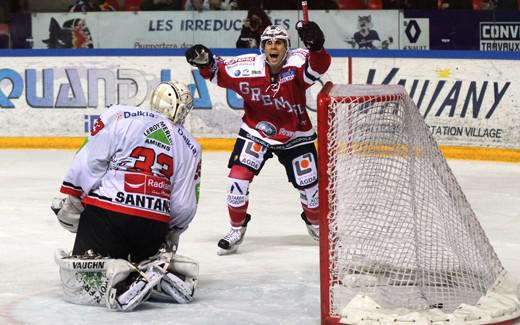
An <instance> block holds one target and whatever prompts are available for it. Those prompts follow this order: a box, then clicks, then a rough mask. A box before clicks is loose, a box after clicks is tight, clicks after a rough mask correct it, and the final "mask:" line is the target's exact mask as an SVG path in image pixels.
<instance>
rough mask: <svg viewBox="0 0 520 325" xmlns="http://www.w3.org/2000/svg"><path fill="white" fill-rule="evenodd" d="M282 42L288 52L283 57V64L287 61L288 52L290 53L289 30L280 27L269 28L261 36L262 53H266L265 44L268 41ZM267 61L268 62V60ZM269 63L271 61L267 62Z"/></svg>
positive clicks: (272, 26)
mask: <svg viewBox="0 0 520 325" xmlns="http://www.w3.org/2000/svg"><path fill="white" fill-rule="evenodd" d="M277 39H278V40H282V41H283V42H284V43H285V47H286V51H285V53H284V55H283V57H282V60H281V62H283V61H284V60H285V57H286V56H287V52H288V51H289V46H290V40H289V33H288V32H287V29H285V28H284V27H283V26H280V25H270V26H267V27H266V29H265V30H264V32H263V33H262V35H261V36H260V52H261V53H264V49H265V43H266V42H267V41H274V40H277ZM266 61H267V60H266ZM267 63H269V61H267Z"/></svg>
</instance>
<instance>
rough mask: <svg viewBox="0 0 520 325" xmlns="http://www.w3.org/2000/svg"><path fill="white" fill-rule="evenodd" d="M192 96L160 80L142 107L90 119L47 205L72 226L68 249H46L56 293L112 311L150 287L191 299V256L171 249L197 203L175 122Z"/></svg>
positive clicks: (184, 139)
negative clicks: (52, 259)
mask: <svg viewBox="0 0 520 325" xmlns="http://www.w3.org/2000/svg"><path fill="white" fill-rule="evenodd" d="M192 102H193V97H192V94H191V93H190V91H189V90H188V88H187V87H186V85H184V84H183V83H180V82H177V81H174V82H163V83H160V84H159V85H158V86H157V87H156V88H155V89H154V90H153V93H152V96H151V100H150V105H151V106H150V108H151V109H146V108H138V107H131V106H124V105H114V106H111V107H110V108H108V109H106V110H105V111H104V112H103V113H102V114H101V116H100V117H99V119H98V120H97V122H96V124H95V126H94V127H93V129H92V130H91V131H90V135H89V137H88V141H87V142H86V144H85V145H84V146H83V147H82V148H81V149H80V150H79V151H78V152H77V153H76V155H75V157H74V159H73V161H72V164H71V167H70V169H69V171H68V172H67V174H66V175H65V179H64V181H63V184H62V187H61V190H60V191H61V192H62V193H64V194H67V195H68V196H67V197H66V198H65V199H61V200H60V199H58V200H55V201H54V202H53V204H52V209H53V210H54V211H55V213H56V214H57V217H58V220H59V221H60V224H61V225H62V226H64V227H65V228H66V229H68V230H69V231H71V232H75V233H76V232H77V233H76V238H75V242H74V248H73V250H72V255H69V254H67V253H65V252H64V251H62V250H58V251H57V254H56V262H57V263H58V265H59V266H60V275H61V280H62V283H63V289H64V294H65V299H66V300H68V301H70V302H73V303H77V304H92V305H104V304H106V306H107V307H108V308H109V309H111V310H121V311H130V310H132V309H134V308H135V307H136V306H137V305H139V304H140V303H141V302H143V301H145V300H146V299H147V298H148V297H149V296H150V294H151V295H152V296H156V297H158V298H160V299H165V300H169V301H173V302H178V303H186V302H189V301H191V300H192V297H193V292H194V289H195V284H196V282H197V277H198V264H197V262H195V261H194V260H192V259H189V258H187V257H184V256H180V255H177V254H175V252H176V250H177V246H178V241H179V236H180V234H181V233H182V232H183V231H185V230H186V228H187V227H188V225H189V224H190V222H191V221H192V219H193V217H194V215H195V212H196V210H197V202H198V192H199V183H200V180H199V178H200V164H201V150H200V145H199V144H198V143H197V142H196V140H195V139H194V138H193V137H192V136H191V135H190V134H189V133H188V131H186V130H185V129H184V128H183V127H182V125H183V122H184V119H185V118H186V116H187V115H188V113H189V112H190V110H191V109H192V106H193V105H192ZM152 289H153V290H152Z"/></svg>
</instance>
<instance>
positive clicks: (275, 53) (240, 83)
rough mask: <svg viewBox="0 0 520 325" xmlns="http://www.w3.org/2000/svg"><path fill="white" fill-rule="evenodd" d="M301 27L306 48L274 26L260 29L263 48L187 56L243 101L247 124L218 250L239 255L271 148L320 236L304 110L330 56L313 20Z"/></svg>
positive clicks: (235, 157)
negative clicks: (224, 55) (252, 193)
mask: <svg viewBox="0 0 520 325" xmlns="http://www.w3.org/2000/svg"><path fill="white" fill-rule="evenodd" d="M297 30H298V35H299V37H300V39H301V40H302V41H303V43H304V44H305V46H306V47H307V49H289V34H288V33H287V30H286V29H285V28H284V27H282V26H278V25H271V26H268V27H267V28H266V29H265V30H264V32H263V33H262V35H261V38H260V52H261V54H246V55H241V56H238V57H235V58H232V59H230V60H227V61H224V60H222V59H220V58H219V57H214V56H213V54H212V52H211V51H210V50H209V49H208V48H207V47H205V46H204V45H201V44H197V45H194V46H192V47H191V48H189V49H188V50H187V51H186V60H187V61H188V63H190V64H191V65H193V66H195V67H198V68H199V71H200V73H201V75H202V76H203V77H204V78H206V79H209V80H211V81H212V82H214V83H216V84H218V85H219V86H221V87H224V88H228V89H232V90H234V91H235V92H237V93H238V94H240V95H241V96H242V98H243V99H244V115H243V117H242V121H243V123H242V125H241V127H240V131H239V133H238V138H237V140H236V142H235V146H234V149H233V152H232V153H231V157H230V159H229V163H228V167H229V168H230V172H229V175H228V182H229V183H228V195H227V203H228V211H229V216H230V219H231V229H230V231H229V232H228V233H227V234H226V235H225V236H224V237H223V238H222V239H221V240H220V241H219V242H218V247H219V251H218V253H219V255H225V254H230V253H234V252H235V251H236V250H237V248H238V245H240V243H241V242H242V240H243V239H244V234H245V232H246V227H247V224H248V222H249V221H250V219H251V216H250V215H249V214H247V207H248V200H249V184H250V183H251V182H252V180H253V178H254V176H255V175H258V174H259V173H260V171H261V169H262V167H263V166H264V163H265V162H266V160H268V159H270V158H272V157H273V154H275V155H276V156H277V157H278V160H279V161H280V163H282V164H283V165H284V167H285V170H286V172H287V175H288V178H289V181H290V182H291V183H292V185H293V186H294V187H295V188H297V189H298V190H299V192H300V198H301V204H302V207H303V213H302V214H301V217H302V219H303V220H304V222H305V224H306V225H307V229H308V232H309V234H310V235H311V236H312V237H313V238H314V239H316V240H318V239H319V231H318V230H319V208H318V171H317V154H316V149H315V146H314V143H313V142H314V140H315V139H316V133H315V131H314V129H313V127H312V125H311V121H310V119H309V116H308V115H307V111H306V98H305V90H306V89H307V88H309V87H310V86H312V85H313V84H314V83H315V82H316V80H318V79H319V78H320V76H321V75H322V74H323V73H325V72H326V71H327V69H328V67H329V65H330V62H331V57H330V55H329V54H328V53H327V51H326V50H325V49H324V48H323V44H324V42H325V37H324V35H323V32H322V31H321V29H320V28H319V26H318V25H317V24H316V23H315V22H312V21H310V22H308V23H302V22H300V25H299V27H297Z"/></svg>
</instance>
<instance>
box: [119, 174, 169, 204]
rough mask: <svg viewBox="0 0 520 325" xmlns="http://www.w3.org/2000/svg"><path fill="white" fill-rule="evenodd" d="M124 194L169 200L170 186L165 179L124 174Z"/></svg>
mask: <svg viewBox="0 0 520 325" xmlns="http://www.w3.org/2000/svg"><path fill="white" fill-rule="evenodd" d="M124 189H125V192H128V193H139V194H145V195H151V196H157V197H161V198H169V197H170V193H171V184H170V181H168V180H167V179H165V178H161V177H156V176H152V175H143V174H130V173H128V174H125V186H124Z"/></svg>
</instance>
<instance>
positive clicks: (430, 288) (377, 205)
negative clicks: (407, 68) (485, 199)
mask: <svg viewBox="0 0 520 325" xmlns="http://www.w3.org/2000/svg"><path fill="white" fill-rule="evenodd" d="M318 138H319V145H318V147H319V156H320V166H319V168H320V170H319V173H320V207H321V213H322V226H321V230H320V232H321V233H320V238H321V240H320V246H321V247H320V251H321V253H320V264H321V270H320V273H321V300H322V302H321V304H322V323H323V324H368V323H391V324H399V323H403V324H409V323H411V322H414V323H416V324H421V323H423V324H458V323H472V324H493V323H501V322H504V321H506V320H510V319H514V318H516V317H518V316H519V315H520V301H519V298H518V283H517V282H516V281H515V280H514V279H513V278H512V277H511V276H510V275H509V274H508V273H507V272H506V271H505V270H504V268H503V266H502V264H501V262H500V260H499V259H498V257H497V255H496V253H495V251H494V249H493V247H492V246H491V245H490V243H489V241H488V239H487V237H486V235H485V233H484V231H483V229H482V227H481V225H480V223H479V221H478V220H477V218H476V216H475V213H474V212H473V210H472V209H471V206H470V204H469V203H468V201H467V199H466V197H465V195H464V193H463V192H462V190H461V188H460V186H459V184H458V183H457V180H456V179H455V177H454V175H453V173H452V172H451V169H450V167H449V166H448V164H447V162H446V160H445V159H444V157H443V155H442V153H441V152H440V150H439V148H438V146H437V144H436V142H435V140H434V139H433V137H432V136H431V133H430V132H429V129H428V127H427V125H426V123H425V122H424V119H423V117H422V116H421V115H420V114H419V111H418V110H417V108H416V106H415V104H414V103H413V101H412V100H411V98H410V97H409V96H408V94H407V93H406V91H405V89H404V88H403V87H401V86H399V85H333V84H331V83H327V84H326V85H325V86H324V88H323V89H322V91H321V92H320V94H319V95H318Z"/></svg>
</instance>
